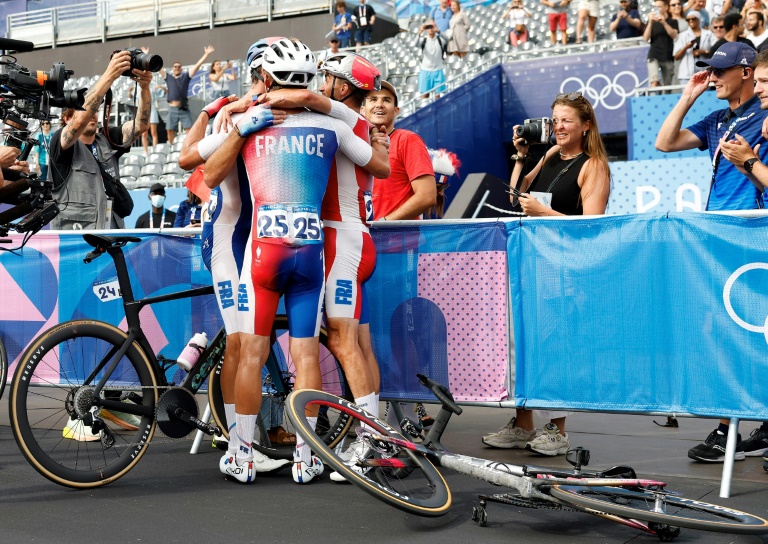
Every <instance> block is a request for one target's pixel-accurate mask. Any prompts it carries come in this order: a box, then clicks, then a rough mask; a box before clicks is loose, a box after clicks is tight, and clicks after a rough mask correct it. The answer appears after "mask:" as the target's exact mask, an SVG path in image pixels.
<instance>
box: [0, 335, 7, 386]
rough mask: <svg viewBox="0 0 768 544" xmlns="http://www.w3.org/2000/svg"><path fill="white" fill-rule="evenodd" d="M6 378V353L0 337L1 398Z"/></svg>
mask: <svg viewBox="0 0 768 544" xmlns="http://www.w3.org/2000/svg"><path fill="white" fill-rule="evenodd" d="M6 379H8V353H7V352H6V351H5V344H4V343H3V339H2V338H0V399H2V398H3V391H5V380H6Z"/></svg>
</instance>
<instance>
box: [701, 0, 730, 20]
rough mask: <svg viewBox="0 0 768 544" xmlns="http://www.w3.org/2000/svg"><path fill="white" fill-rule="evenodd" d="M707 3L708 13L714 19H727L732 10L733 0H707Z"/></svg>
mask: <svg viewBox="0 0 768 544" xmlns="http://www.w3.org/2000/svg"><path fill="white" fill-rule="evenodd" d="M706 1H707V11H708V12H709V13H710V14H711V15H712V16H713V17H721V16H722V17H725V14H726V13H728V11H730V9H731V0H706Z"/></svg>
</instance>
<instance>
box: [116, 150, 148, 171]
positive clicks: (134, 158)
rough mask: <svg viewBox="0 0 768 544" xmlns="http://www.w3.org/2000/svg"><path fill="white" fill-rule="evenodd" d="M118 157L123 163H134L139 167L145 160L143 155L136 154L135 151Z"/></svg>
mask: <svg viewBox="0 0 768 544" xmlns="http://www.w3.org/2000/svg"><path fill="white" fill-rule="evenodd" d="M120 159H121V160H122V161H123V164H135V165H136V166H138V167H139V168H141V167H142V166H144V163H145V162H147V160H146V159H145V158H144V155H137V154H135V153H127V154H125V155H123V156H122V157H120Z"/></svg>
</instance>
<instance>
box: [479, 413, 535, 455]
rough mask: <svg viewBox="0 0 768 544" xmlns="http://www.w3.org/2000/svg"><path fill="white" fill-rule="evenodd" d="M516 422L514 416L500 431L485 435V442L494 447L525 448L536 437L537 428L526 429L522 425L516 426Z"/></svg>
mask: <svg viewBox="0 0 768 544" xmlns="http://www.w3.org/2000/svg"><path fill="white" fill-rule="evenodd" d="M515 423H516V420H515V418H514V417H513V418H512V419H510V420H509V423H507V424H506V425H504V426H503V427H502V428H501V430H500V431H499V432H496V433H491V434H488V435H485V436H484V437H483V444H485V445H486V446H491V447H492V448H503V449H512V448H519V449H521V450H522V449H525V446H526V444H528V442H530V441H531V440H533V439H534V438H536V429H534V430H532V431H526V430H525V429H523V428H522V427H516V426H515Z"/></svg>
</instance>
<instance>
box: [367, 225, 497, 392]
mask: <svg viewBox="0 0 768 544" xmlns="http://www.w3.org/2000/svg"><path fill="white" fill-rule="evenodd" d="M372 235H373V239H374V242H375V244H376V272H375V273H374V275H373V276H372V277H371V279H370V280H369V281H368V284H367V292H368V296H369V300H370V306H371V336H372V337H373V342H374V349H375V352H376V358H377V359H378V361H379V366H380V367H381V396H382V397H384V398H404V399H408V398H417V399H422V400H433V399H434V396H433V395H432V393H431V392H430V391H428V390H427V389H425V388H424V387H422V386H421V385H419V383H418V380H417V378H416V374H417V373H421V374H426V375H428V376H431V377H432V378H433V379H435V380H437V381H439V382H441V383H444V384H449V387H450V389H451V391H453V393H454V396H456V398H457V399H459V400H464V401H487V400H503V399H504V398H506V396H507V390H506V374H507V366H508V351H509V347H508V342H507V334H506V330H507V289H506V274H507V267H506V255H505V250H504V244H505V233H504V226H503V224H502V223H486V224H474V225H448V224H442V225H441V224H434V223H433V224H430V225H424V226H420V227H407V228H397V229H390V228H382V229H373V230H372Z"/></svg>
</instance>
